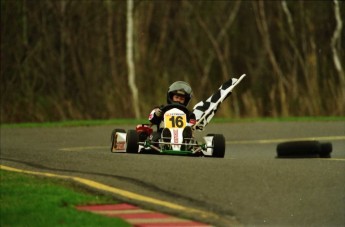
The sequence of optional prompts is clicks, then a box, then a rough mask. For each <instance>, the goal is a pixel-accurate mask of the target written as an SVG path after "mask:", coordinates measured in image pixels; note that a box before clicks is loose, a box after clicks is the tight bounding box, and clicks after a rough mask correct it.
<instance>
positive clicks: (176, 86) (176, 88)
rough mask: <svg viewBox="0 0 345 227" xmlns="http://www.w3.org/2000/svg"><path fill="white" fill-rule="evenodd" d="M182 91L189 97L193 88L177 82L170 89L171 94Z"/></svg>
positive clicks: (182, 82)
mask: <svg viewBox="0 0 345 227" xmlns="http://www.w3.org/2000/svg"><path fill="white" fill-rule="evenodd" d="M181 90H182V91H184V92H186V93H187V94H188V95H191V94H192V88H191V87H190V86H189V84H188V83H186V82H184V81H176V82H175V83H173V84H172V85H171V86H170V87H169V92H172V91H181Z"/></svg>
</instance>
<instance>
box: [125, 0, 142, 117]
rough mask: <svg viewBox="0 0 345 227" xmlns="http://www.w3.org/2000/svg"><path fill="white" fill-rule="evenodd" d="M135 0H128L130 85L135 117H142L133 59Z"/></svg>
mask: <svg viewBox="0 0 345 227" xmlns="http://www.w3.org/2000/svg"><path fill="white" fill-rule="evenodd" d="M133 30H134V29H133V0H127V65H128V85H129V88H130V89H131V92H132V101H133V102H132V106H133V109H134V112H135V117H136V118H137V119H138V118H140V111H139V101H138V88H137V86H136V83H135V66H134V59H133V52H134V50H133Z"/></svg>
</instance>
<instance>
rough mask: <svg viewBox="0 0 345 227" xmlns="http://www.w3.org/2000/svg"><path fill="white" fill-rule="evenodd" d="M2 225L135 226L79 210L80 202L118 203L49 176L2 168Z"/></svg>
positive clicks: (0, 180) (0, 208) (0, 192)
mask: <svg viewBox="0 0 345 227" xmlns="http://www.w3.org/2000/svg"><path fill="white" fill-rule="evenodd" d="M0 177H1V178H0V182H1V187H0V217H1V218H0V220H1V221H0V226H119V227H128V226H131V225H130V224H128V223H127V222H125V221H123V220H122V219H118V218H110V217H106V216H101V215H97V214H93V213H89V212H82V211H78V210H76V209H75V206H76V205H85V204H106V203H115V202H114V200H112V198H110V197H106V196H97V195H92V194H88V193H86V192H83V191H82V190H80V189H78V188H75V187H72V185H71V184H69V183H68V182H65V181H61V180H57V179H46V178H44V179H43V178H41V177H37V176H31V175H26V174H21V173H13V172H10V171H5V170H0Z"/></svg>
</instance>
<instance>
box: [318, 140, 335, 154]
mask: <svg viewBox="0 0 345 227" xmlns="http://www.w3.org/2000/svg"><path fill="white" fill-rule="evenodd" d="M320 146H321V151H320V158H330V157H331V153H332V149H333V148H332V144H331V143H330V142H323V143H320Z"/></svg>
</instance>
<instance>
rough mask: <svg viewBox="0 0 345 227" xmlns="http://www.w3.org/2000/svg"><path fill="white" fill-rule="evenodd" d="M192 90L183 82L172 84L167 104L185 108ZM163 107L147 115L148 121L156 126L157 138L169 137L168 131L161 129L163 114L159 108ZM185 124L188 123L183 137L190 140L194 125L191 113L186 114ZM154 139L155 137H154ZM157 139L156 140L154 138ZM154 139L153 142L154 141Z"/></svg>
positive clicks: (193, 116) (194, 121) (193, 117)
mask: <svg viewBox="0 0 345 227" xmlns="http://www.w3.org/2000/svg"><path fill="white" fill-rule="evenodd" d="M192 94H193V91H192V88H191V86H190V85H189V84H188V83H186V82H184V81H176V82H174V83H172V84H171V85H170V86H169V89H168V92H167V104H174V103H175V104H181V105H183V106H185V107H187V105H188V104H189V102H190V100H191V98H192ZM162 107H164V105H163V106H161V107H156V108H154V109H153V110H152V111H151V113H150V115H149V121H150V122H151V123H152V124H154V125H157V132H158V136H159V137H160V134H162V137H164V138H168V137H171V135H170V131H169V130H163V128H162V125H163V124H162V121H163V114H164V113H163V112H162V110H161V108H162ZM187 122H188V123H189V124H188V126H187V127H185V129H184V131H183V137H184V138H192V134H193V132H192V127H191V126H193V125H194V124H195V123H196V119H195V115H194V113H193V112H191V111H189V114H187ZM155 137H156V136H155ZM155 139H158V138H155ZM155 139H154V140H155Z"/></svg>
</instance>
